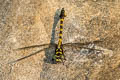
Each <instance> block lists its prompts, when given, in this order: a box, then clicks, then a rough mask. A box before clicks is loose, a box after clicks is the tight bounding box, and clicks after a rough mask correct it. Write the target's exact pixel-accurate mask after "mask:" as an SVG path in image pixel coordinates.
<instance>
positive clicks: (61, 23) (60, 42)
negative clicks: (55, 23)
mask: <svg viewBox="0 0 120 80" xmlns="http://www.w3.org/2000/svg"><path fill="white" fill-rule="evenodd" d="M63 21H64V19H63V18H61V19H60V32H59V41H58V48H60V47H61V45H62V35H63Z"/></svg>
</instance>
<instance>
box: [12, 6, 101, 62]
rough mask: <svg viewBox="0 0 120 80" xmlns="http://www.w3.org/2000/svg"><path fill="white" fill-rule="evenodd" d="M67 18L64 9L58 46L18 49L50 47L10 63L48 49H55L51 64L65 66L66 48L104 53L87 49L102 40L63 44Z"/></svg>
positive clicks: (61, 15)
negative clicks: (64, 22)
mask: <svg viewBox="0 0 120 80" xmlns="http://www.w3.org/2000/svg"><path fill="white" fill-rule="evenodd" d="M65 17H66V13H65V10H64V8H62V10H61V13H60V16H59V18H60V32H59V39H58V44H56V43H50V44H41V45H33V46H27V47H22V48H18V49H16V50H22V49H28V48H36V47H45V46H48V47H46V48H43V49H41V50H39V51H37V52H35V53H32V54H30V55H27V56H25V57H22V58H19V59H17V60H15V61H12V62H10V63H15V62H18V61H21V60H23V59H26V58H28V57H31V56H33V55H35V54H37V53H40V52H41V51H45V50H46V49H54V52H53V54H52V56H51V60H50V62H52V63H55V64H56V63H63V64H64V62H65V60H66V56H65V52H66V50H65V48H69V49H72V48H73V47H74V48H79V49H82V48H84V49H88V50H89V51H99V52H101V51H103V50H100V49H95V48H94V46H93V47H92V48H89V47H87V45H89V44H96V43H99V42H101V40H95V41H92V42H86V43H64V44H62V35H63V34H62V32H63V21H64V18H65ZM48 58H49V57H48Z"/></svg>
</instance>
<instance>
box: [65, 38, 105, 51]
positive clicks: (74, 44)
mask: <svg viewBox="0 0 120 80" xmlns="http://www.w3.org/2000/svg"><path fill="white" fill-rule="evenodd" d="M100 42H102V41H101V40H96V41H92V42H86V43H65V44H63V47H67V48H70V47H71V48H84V49H89V50H97V51H103V50H100V49H95V48H89V47H87V45H89V44H97V43H100Z"/></svg>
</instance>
